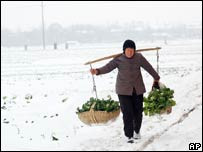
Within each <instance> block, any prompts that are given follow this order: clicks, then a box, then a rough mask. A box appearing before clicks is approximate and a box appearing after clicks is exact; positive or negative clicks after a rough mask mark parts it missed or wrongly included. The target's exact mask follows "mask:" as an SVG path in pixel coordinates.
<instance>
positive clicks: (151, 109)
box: [143, 87, 176, 116]
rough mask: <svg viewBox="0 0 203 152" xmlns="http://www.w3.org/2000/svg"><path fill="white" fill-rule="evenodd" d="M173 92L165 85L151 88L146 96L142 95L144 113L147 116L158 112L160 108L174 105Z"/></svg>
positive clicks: (163, 108)
mask: <svg viewBox="0 0 203 152" xmlns="http://www.w3.org/2000/svg"><path fill="white" fill-rule="evenodd" d="M173 94H174V90H171V89H170V88H167V87H164V88H162V89H154V90H152V91H151V92H150V93H149V95H148V97H144V109H143V110H144V114H145V115H148V116H152V115H154V114H160V112H161V111H162V110H165V109H167V108H168V107H172V106H175V105H176V102H175V101H174V100H173V97H174V96H173Z"/></svg>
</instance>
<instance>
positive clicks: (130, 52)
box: [125, 48, 135, 58]
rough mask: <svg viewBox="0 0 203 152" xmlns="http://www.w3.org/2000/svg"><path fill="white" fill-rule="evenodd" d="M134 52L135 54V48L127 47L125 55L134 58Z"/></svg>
mask: <svg viewBox="0 0 203 152" xmlns="http://www.w3.org/2000/svg"><path fill="white" fill-rule="evenodd" d="M134 54H135V49H133V48H126V49H125V56H126V57H127V58H132V57H133V55H134Z"/></svg>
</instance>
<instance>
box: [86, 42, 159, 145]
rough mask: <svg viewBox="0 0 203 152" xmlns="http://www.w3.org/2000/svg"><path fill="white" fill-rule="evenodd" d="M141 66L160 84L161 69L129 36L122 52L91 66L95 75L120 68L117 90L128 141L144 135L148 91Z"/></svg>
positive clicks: (156, 84)
mask: <svg viewBox="0 0 203 152" xmlns="http://www.w3.org/2000/svg"><path fill="white" fill-rule="evenodd" d="M141 67H142V68H144V69H145V70H146V71H147V72H148V73H149V74H150V75H151V76H152V77H153V78H154V83H153V87H154V86H156V87H158V82H159V79H160V76H159V75H158V73H157V72H156V71H155V70H154V68H153V67H152V65H151V64H150V63H149V62H148V61H147V60H146V59H145V58H144V56H143V55H142V54H141V53H137V52H136V46H135V43H134V41H132V40H126V41H125V42H124V44H123V54H122V55H121V56H119V57H117V58H114V59H113V60H111V61H110V62H109V63H108V64H106V65H105V66H103V67H101V68H97V69H91V70H90V72H91V73H92V74H93V75H100V74H106V73H109V72H111V71H112V70H114V69H115V68H118V75H117V81H116V93H117V94H118V98H119V102H120V105H121V111H122V113H123V123H124V133H125V136H126V137H127V142H128V143H133V142H134V140H133V139H140V138H141V136H140V128H141V124H142V112H143V94H144V93H145V92H146V89H145V86H144V82H143V78H142V74H141V70H140V68H141ZM134 132H135V134H134Z"/></svg>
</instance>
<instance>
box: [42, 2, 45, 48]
mask: <svg viewBox="0 0 203 152" xmlns="http://www.w3.org/2000/svg"><path fill="white" fill-rule="evenodd" d="M41 7H42V41H43V49H44V50H45V30H44V4H43V1H42V3H41Z"/></svg>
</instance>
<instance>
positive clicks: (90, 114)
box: [76, 96, 120, 125]
mask: <svg viewBox="0 0 203 152" xmlns="http://www.w3.org/2000/svg"><path fill="white" fill-rule="evenodd" d="M76 114H77V115H78V117H79V119H80V120H81V121H82V122H83V123H85V124H88V125H91V124H99V123H107V122H108V121H109V120H111V121H113V120H115V119H116V118H117V117H118V116H119V114H120V105H119V102H117V101H114V100H112V99H111V97H110V96H109V98H108V99H107V100H104V99H101V100H100V99H96V98H93V97H91V98H90V99H89V100H88V101H87V102H86V103H84V104H83V105H82V108H79V107H78V108H77V111H76Z"/></svg>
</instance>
